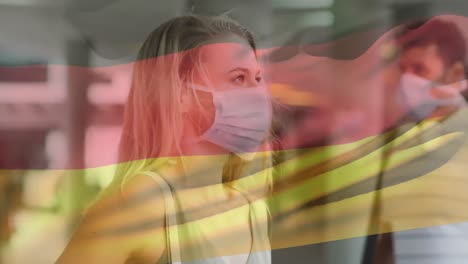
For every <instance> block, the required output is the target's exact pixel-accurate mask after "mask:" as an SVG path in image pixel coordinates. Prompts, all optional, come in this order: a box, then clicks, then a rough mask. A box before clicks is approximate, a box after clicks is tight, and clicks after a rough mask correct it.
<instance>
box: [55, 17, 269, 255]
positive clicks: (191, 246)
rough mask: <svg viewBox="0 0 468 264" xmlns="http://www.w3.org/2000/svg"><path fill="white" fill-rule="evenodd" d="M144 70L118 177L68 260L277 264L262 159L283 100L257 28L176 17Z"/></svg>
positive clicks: (153, 39) (154, 42)
mask: <svg viewBox="0 0 468 264" xmlns="http://www.w3.org/2000/svg"><path fill="white" fill-rule="evenodd" d="M133 74H134V78H133V83H132V87H131V90H130V93H129V98H128V102H127V106H126V112H125V121H124V126H123V134H122V138H121V143H120V161H121V163H120V164H119V167H118V170H117V174H116V177H115V180H114V182H113V184H112V185H111V187H110V188H109V189H108V190H106V192H105V193H104V194H103V195H101V197H100V198H99V199H98V200H97V202H95V203H94V204H93V205H92V206H91V207H90V208H89V209H88V210H87V212H86V214H85V216H84V218H83V220H82V221H81V223H80V225H79V226H78V228H77V231H76V232H75V234H74V235H73V237H72V238H71V241H70V243H69V244H68V246H67V247H66V249H65V251H64V252H63V254H62V255H61V257H60V259H59V260H58V263H87V264H93V263H164V264H165V263H212V264H215V263H236V264H242V263H262V264H263V263H265V264H266V263H271V257H270V240H269V232H268V228H269V222H268V219H269V218H268V209H267V207H266V206H265V202H264V199H263V198H265V195H267V194H268V191H269V185H270V183H271V179H270V173H268V170H263V171H265V172H264V173H262V170H261V168H260V167H261V166H260V167H259V166H258V164H263V166H265V165H268V164H269V160H270V157H269V154H268V153H269V152H268V151H264V152H263V151H262V150H267V147H266V146H267V145H268V144H267V143H265V142H266V138H267V137H268V135H269V129H270V123H271V117H272V105H271V100H270V97H269V93H268V90H267V89H266V85H265V82H264V80H263V79H262V73H261V70H260V66H259V63H258V62H257V58H256V54H255V43H254V40H253V37H252V34H251V33H249V32H248V31H247V30H246V29H245V28H244V27H243V26H241V25H240V24H238V23H237V22H235V21H233V20H231V19H228V18H226V17H224V16H222V17H205V16H183V17H177V18H174V19H171V20H170V21H168V22H166V23H164V24H162V25H161V26H160V27H158V28H157V29H156V30H155V31H153V32H152V33H151V34H150V35H149V36H148V38H147V39H146V41H145V42H144V44H143V46H142V47H141V49H140V52H139V56H138V60H137V62H136V63H135V67H134V72H133ZM258 160H260V161H261V162H260V163H258V162H253V161H258ZM249 166H250V169H251V171H252V170H257V171H259V173H256V174H255V175H254V176H249V177H242V176H246V173H245V171H248V169H249ZM252 166H253V167H255V166H257V167H256V169H252ZM244 169H245V170H244Z"/></svg>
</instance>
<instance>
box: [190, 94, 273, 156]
mask: <svg viewBox="0 0 468 264" xmlns="http://www.w3.org/2000/svg"><path fill="white" fill-rule="evenodd" d="M191 87H192V88H193V89H195V90H200V91H204V92H209V93H211V94H212V96H213V104H214V107H215V117H214V122H213V124H212V125H211V126H210V127H209V128H208V129H207V130H206V131H205V132H204V133H203V134H202V135H201V136H200V140H206V141H208V142H211V143H213V144H216V145H218V146H220V147H222V148H224V149H226V150H228V151H230V152H233V153H235V154H237V155H238V156H239V157H241V158H243V159H246V160H251V159H252V158H253V155H254V154H255V153H254V152H255V151H257V150H258V148H259V146H260V145H261V143H262V142H263V140H264V139H265V137H266V135H267V133H268V131H269V130H270V126H271V120H272V103H271V97H270V94H269V92H268V90H267V88H266V87H264V86H256V87H249V88H237V87H236V88H230V89H224V90H210V89H209V88H207V87H204V86H200V85H191Z"/></svg>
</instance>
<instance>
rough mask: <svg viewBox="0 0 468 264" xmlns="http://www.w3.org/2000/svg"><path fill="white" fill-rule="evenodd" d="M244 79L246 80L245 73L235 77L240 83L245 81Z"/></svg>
mask: <svg viewBox="0 0 468 264" xmlns="http://www.w3.org/2000/svg"><path fill="white" fill-rule="evenodd" d="M244 80H245V76H244V75H239V76H237V77H236V78H235V79H234V81H235V82H239V83H243V82H244Z"/></svg>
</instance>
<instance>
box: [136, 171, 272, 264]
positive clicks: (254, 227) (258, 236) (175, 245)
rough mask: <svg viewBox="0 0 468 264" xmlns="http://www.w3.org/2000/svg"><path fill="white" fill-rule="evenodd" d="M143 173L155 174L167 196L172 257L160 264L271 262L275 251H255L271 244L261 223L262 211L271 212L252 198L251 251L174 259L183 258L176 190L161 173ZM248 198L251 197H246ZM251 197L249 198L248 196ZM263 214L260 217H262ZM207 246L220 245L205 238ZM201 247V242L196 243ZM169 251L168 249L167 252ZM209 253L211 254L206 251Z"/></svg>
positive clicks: (165, 197)
mask: <svg viewBox="0 0 468 264" xmlns="http://www.w3.org/2000/svg"><path fill="white" fill-rule="evenodd" d="M143 174H146V175H148V176H151V177H152V178H153V179H154V180H156V181H157V182H158V184H159V186H160V187H161V190H162V194H163V198H164V204H165V210H166V212H165V215H166V238H167V242H166V245H167V246H166V249H167V250H168V251H169V254H166V255H168V257H169V258H170V260H166V258H165V257H164V256H163V257H161V259H160V260H159V261H158V262H157V263H158V264H166V263H172V264H176V263H177V264H178V263H184V264H189V263H190V264H242V263H245V264H271V250H266V251H255V252H252V248H255V247H256V246H258V245H257V244H259V243H262V241H263V242H265V241H268V245H267V247H265V245H262V246H263V247H262V248H268V249H269V246H270V245H269V238H268V226H267V225H265V224H263V225H261V223H260V222H259V221H258V220H259V219H260V218H261V216H260V214H267V215H268V212H267V208H266V206H261V207H260V206H253V204H252V203H251V201H250V200H249V218H250V226H251V232H252V246H251V252H250V253H248V254H240V255H233V256H221V257H207V258H204V259H197V260H191V261H183V262H180V261H172V260H180V259H182V258H181V251H180V247H179V232H178V228H177V223H178V222H177V216H176V215H177V214H176V213H175V212H179V211H178V210H177V206H176V202H175V197H174V195H173V192H172V190H171V187H170V186H169V184H168V183H167V181H166V180H164V178H163V177H162V176H161V175H159V174H158V173H156V172H152V171H146V172H143ZM245 197H246V198H247V196H245ZM247 200H248V198H247ZM258 216H260V217H258ZM171 226H172V227H176V228H170V227H171ZM190 232H195V233H197V234H198V235H201V237H203V230H201V229H200V230H190ZM201 244H203V245H204V246H206V245H208V246H209V247H210V248H211V249H213V248H216V245H215V244H214V243H210V241H209V240H206V241H203V243H201ZM196 246H198V245H196ZM196 250H197V251H199V252H212V250H210V249H208V248H202V247H201V245H200V246H199V247H197V248H196ZM166 252H167V251H166ZM206 255H208V254H206Z"/></svg>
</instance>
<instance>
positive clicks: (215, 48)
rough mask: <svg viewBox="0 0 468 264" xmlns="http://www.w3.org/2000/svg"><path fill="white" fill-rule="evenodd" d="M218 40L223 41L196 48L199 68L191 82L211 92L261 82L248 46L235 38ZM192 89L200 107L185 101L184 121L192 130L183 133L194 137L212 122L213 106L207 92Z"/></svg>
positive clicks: (251, 85)
mask: <svg viewBox="0 0 468 264" xmlns="http://www.w3.org/2000/svg"><path fill="white" fill-rule="evenodd" d="M221 41H224V42H222V43H210V44H205V45H203V46H202V47H200V48H199V50H198V56H199V57H198V59H199V62H200V68H201V69H199V68H198V67H195V68H194V72H193V75H192V79H191V81H192V82H193V84H195V85H200V86H204V87H205V89H206V90H212V91H220V90H228V89H243V88H245V89H249V88H253V87H258V86H259V85H262V84H263V78H262V73H261V71H260V66H259V63H258V62H257V59H256V56H255V52H254V50H253V49H252V47H250V45H249V44H248V43H247V42H246V41H245V40H243V39H241V38H239V37H230V38H229V39H226V38H223V39H222V40H221ZM188 87H190V84H189V86H188ZM189 89H190V88H189ZM192 92H194V93H196V95H197V96H196V97H197V99H198V101H199V103H200V106H201V107H200V106H199V105H197V104H196V103H195V102H194V100H188V101H191V102H192V103H190V106H189V108H188V109H186V112H188V113H189V114H188V115H187V116H189V117H190V118H189V119H190V120H187V121H189V122H187V124H192V125H194V126H193V127H190V126H189V127H188V129H189V130H192V131H193V132H192V133H190V132H189V131H186V133H189V134H192V136H195V137H197V136H200V135H201V134H202V133H204V132H205V131H206V130H207V129H208V128H209V127H210V126H211V125H212V123H213V121H214V116H215V107H214V105H213V98H212V94H211V93H209V92H205V91H200V90H192ZM239 107H242V106H241V105H239ZM191 128H192V129H191Z"/></svg>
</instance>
